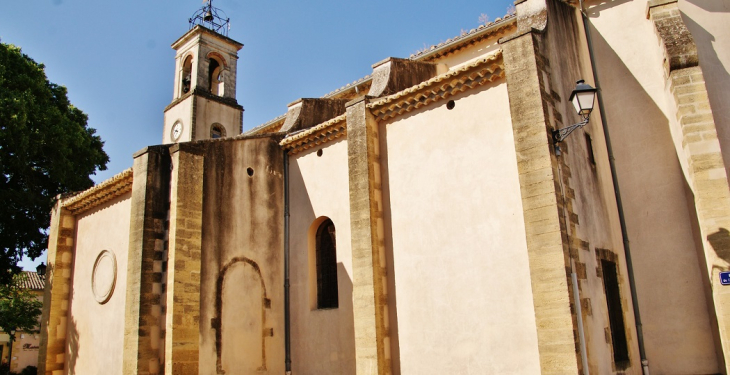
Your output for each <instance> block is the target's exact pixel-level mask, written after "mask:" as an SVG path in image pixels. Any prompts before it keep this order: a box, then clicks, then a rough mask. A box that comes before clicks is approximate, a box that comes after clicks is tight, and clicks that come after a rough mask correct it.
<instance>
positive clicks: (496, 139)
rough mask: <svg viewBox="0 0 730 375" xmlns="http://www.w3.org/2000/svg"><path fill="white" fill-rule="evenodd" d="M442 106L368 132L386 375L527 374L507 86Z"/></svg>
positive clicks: (523, 256) (527, 319)
mask: <svg viewBox="0 0 730 375" xmlns="http://www.w3.org/2000/svg"><path fill="white" fill-rule="evenodd" d="M450 99H453V100H454V104H455V105H454V108H453V109H451V110H449V109H448V108H447V102H446V101H444V102H441V103H440V104H437V105H434V106H430V107H426V108H423V109H419V110H415V111H413V112H411V113H409V114H406V115H404V116H398V117H396V118H394V119H392V120H388V121H386V122H383V123H381V124H380V127H381V135H382V137H381V145H380V147H381V150H383V153H382V165H383V180H384V181H383V200H384V206H385V210H384V216H385V217H384V220H385V225H384V226H385V228H386V229H385V239H386V240H385V243H386V253H387V254H389V255H388V256H389V257H390V259H388V264H389V285H394V288H392V289H391V292H390V293H389V298H390V301H389V307H390V308H391V324H392V328H391V337H392V338H391V343H392V350H393V355H392V358H394V360H395V363H394V368H395V367H399V368H400V371H397V370H395V369H394V372H395V373H403V374H416V373H421V374H426V373H428V374H435V373H444V374H446V373H454V374H456V373H467V372H475V373H510V374H519V373H522V374H532V373H537V372H539V362H538V353H537V337H536V331H535V318H534V312H533V306H532V297H531V294H532V292H531V287H530V276H529V269H528V264H527V253H526V244H525V236H524V224H523V218H522V205H521V200H520V195H519V191H520V189H519V182H518V179H517V163H516V159H515V149H514V141H513V137H512V127H511V120H510V113H509V103H508V98H507V85H506V83H505V82H504V80H501V82H500V81H498V82H496V83H492V84H488V85H485V86H483V87H481V88H479V89H477V90H473V91H467V92H465V93H463V94H459V95H456V96H454V97H452V98H450ZM397 351H399V352H400V355H398V354H397ZM398 358H399V359H400V360H399V361H398ZM398 362H399V363H398Z"/></svg>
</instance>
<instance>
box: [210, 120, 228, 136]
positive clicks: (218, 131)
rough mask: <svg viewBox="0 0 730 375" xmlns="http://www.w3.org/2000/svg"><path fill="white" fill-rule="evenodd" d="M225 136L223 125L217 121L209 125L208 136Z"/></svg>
mask: <svg viewBox="0 0 730 375" xmlns="http://www.w3.org/2000/svg"><path fill="white" fill-rule="evenodd" d="M225 137H226V128H224V127H223V125H221V124H219V123H215V124H213V125H211V127H210V138H212V139H216V138H225Z"/></svg>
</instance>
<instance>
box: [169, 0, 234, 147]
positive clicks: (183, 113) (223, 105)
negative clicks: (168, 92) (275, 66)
mask: <svg viewBox="0 0 730 375" xmlns="http://www.w3.org/2000/svg"><path fill="white" fill-rule="evenodd" d="M189 22H190V30H189V31H188V32H187V33H185V35H183V36H182V37H180V39H178V40H176V41H175V42H174V43H172V48H173V49H174V50H175V51H176V53H175V84H174V92H173V100H172V103H170V104H169V105H168V106H167V107H166V108H165V120H164V122H165V124H164V128H163V131H162V143H177V142H189V141H198V140H203V139H211V138H223V137H233V136H236V135H238V134H241V130H242V127H243V107H242V106H240V105H239V104H238V102H237V101H236V65H237V63H238V51H239V50H240V49H241V48H242V47H243V44H241V43H239V42H237V41H235V40H233V39H231V38H229V37H228V29H229V19H228V18H225V14H223V12H222V11H221V10H220V9H218V8H215V7H213V5H212V0H208V2H207V3H206V4H205V5H204V6H203V7H202V8H201V9H199V10H198V11H197V12H196V13H195V14H194V15H193V17H192V18H190V20H189Z"/></svg>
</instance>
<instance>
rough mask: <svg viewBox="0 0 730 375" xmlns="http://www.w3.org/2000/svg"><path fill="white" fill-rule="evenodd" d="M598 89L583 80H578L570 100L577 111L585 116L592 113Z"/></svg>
mask: <svg viewBox="0 0 730 375" xmlns="http://www.w3.org/2000/svg"><path fill="white" fill-rule="evenodd" d="M596 91H597V90H596V89H595V88H593V87H591V86H590V85H587V84H585V83H584V81H583V80H580V81H578V85H577V86H576V87H575V90H573V92H572V93H571V94H570V101H571V102H572V103H573V107H574V108H575V112H576V113H578V114H579V115H581V116H584V117H585V116H588V115H590V114H591V111H592V110H593V102H594V101H595V98H596Z"/></svg>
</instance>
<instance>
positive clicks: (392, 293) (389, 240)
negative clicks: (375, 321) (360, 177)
mask: <svg viewBox="0 0 730 375" xmlns="http://www.w3.org/2000/svg"><path fill="white" fill-rule="evenodd" d="M419 112H420V111H412V112H411V113H410V114H409V115H408V116H411V115H415V114H416V113H419ZM404 118H405V117H404ZM380 134H381V140H380V143H381V144H380V160H381V166H380V167H381V173H380V174H381V178H382V193H383V227H384V228H383V234H384V237H385V238H384V239H383V242H384V246H385V261H386V265H385V267H386V269H387V272H388V309H389V310H390V312H389V316H388V320H389V323H390V332H389V334H390V351H391V353H390V354H391V357H390V358H391V365H392V370H393V374H400V373H401V368H400V336H399V335H398V305H397V301H398V298H397V295H396V287H395V280H396V278H395V257H394V254H393V222H392V217H393V216H392V212H391V211H390V207H391V202H390V170H389V163H388V127H387V125H380Z"/></svg>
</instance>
